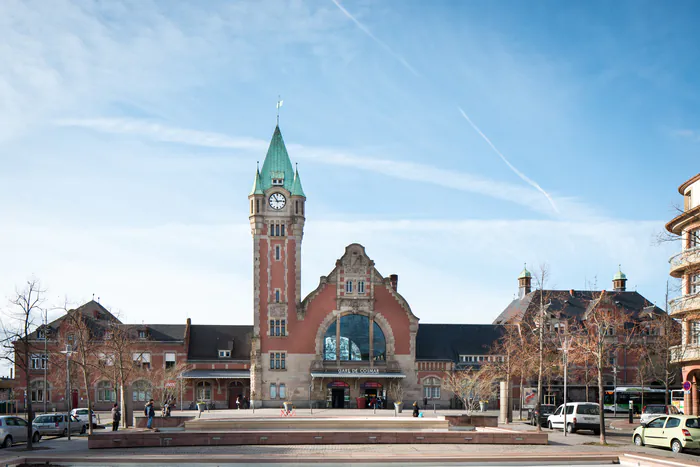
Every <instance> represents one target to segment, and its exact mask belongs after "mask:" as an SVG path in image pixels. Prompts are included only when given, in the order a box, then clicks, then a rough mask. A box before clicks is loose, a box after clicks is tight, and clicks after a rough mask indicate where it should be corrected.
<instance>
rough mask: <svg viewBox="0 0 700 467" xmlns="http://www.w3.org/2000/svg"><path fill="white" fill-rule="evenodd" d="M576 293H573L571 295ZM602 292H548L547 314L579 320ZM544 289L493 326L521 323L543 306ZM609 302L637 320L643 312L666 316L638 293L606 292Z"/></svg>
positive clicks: (516, 303)
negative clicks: (541, 301)
mask: <svg viewBox="0 0 700 467" xmlns="http://www.w3.org/2000/svg"><path fill="white" fill-rule="evenodd" d="M572 292H573V294H572ZM601 292H602V291H600V290H574V291H571V290H545V291H544V301H545V302H547V303H549V302H550V301H551V304H550V305H549V306H548V308H547V312H548V313H551V314H552V315H554V316H561V317H562V318H566V319H576V320H578V321H580V320H581V319H582V318H583V316H584V314H585V313H586V310H588V308H589V307H590V306H591V305H592V303H593V302H595V301H596V300H597V299H598V298H599V297H600V294H601ZM541 293H542V291H541V290H535V291H534V292H530V293H529V294H527V295H526V296H525V297H523V298H522V299H516V300H513V301H512V302H511V303H510V304H509V305H508V306H507V307H506V308H505V310H503V311H502V312H501V314H500V315H498V317H497V318H496V319H495V320H494V321H493V324H505V323H512V322H519V321H520V320H522V318H523V317H524V316H525V315H526V314H530V313H536V312H537V309H538V307H539V304H540V294H541ZM606 293H607V294H608V295H609V297H610V299H611V300H612V301H613V302H614V303H616V304H617V305H618V306H620V307H621V308H622V309H623V310H624V311H625V312H628V313H630V314H631V315H632V316H633V317H636V316H637V315H638V314H639V313H641V312H650V313H654V314H659V313H663V310H661V309H660V308H659V307H657V306H655V305H654V304H653V303H651V302H649V300H647V299H646V298H644V297H643V296H642V295H640V294H639V292H631V291H630V292H627V291H626V292H614V291H613V292H606Z"/></svg>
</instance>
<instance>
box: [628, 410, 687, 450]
mask: <svg viewBox="0 0 700 467" xmlns="http://www.w3.org/2000/svg"><path fill="white" fill-rule="evenodd" d="M632 440H633V441H634V444H636V445H637V446H644V445H648V446H661V447H665V448H671V450H672V451H673V452H681V451H683V450H684V449H698V448H700V418H698V417H697V415H671V416H666V415H662V416H660V417H656V418H655V419H653V420H652V421H650V422H649V423H642V426H639V427H637V429H635V430H634V433H632Z"/></svg>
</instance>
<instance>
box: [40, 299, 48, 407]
mask: <svg viewBox="0 0 700 467" xmlns="http://www.w3.org/2000/svg"><path fill="white" fill-rule="evenodd" d="M48 326H49V311H48V310H44V330H43V332H44V357H43V358H42V359H41V360H42V363H43V364H44V392H43V396H44V413H46V396H47V395H48V390H47V386H46V376H47V375H46V370H47V368H48V366H49V351H48V345H49V341H48V337H49V336H48V333H47V332H46V328H47V327H48Z"/></svg>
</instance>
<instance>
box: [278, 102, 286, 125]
mask: <svg viewBox="0 0 700 467" xmlns="http://www.w3.org/2000/svg"><path fill="white" fill-rule="evenodd" d="M283 102H284V101H283V100H282V99H281V98H280V95H279V94H278V95H277V126H280V107H282V103H283Z"/></svg>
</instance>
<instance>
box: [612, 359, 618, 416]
mask: <svg viewBox="0 0 700 467" xmlns="http://www.w3.org/2000/svg"><path fill="white" fill-rule="evenodd" d="M612 372H613V417H615V418H617V365H613V369H612Z"/></svg>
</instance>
